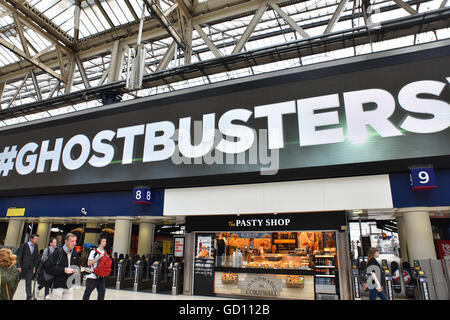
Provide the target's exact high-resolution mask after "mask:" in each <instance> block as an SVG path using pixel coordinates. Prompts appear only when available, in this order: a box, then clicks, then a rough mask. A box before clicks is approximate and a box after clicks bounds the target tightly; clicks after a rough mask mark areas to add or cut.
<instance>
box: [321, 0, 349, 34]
mask: <svg viewBox="0 0 450 320" xmlns="http://www.w3.org/2000/svg"><path fill="white" fill-rule="evenodd" d="M347 3H348V0H341V2H339V5H338V6H337V8H336V11H335V12H334V14H333V16H332V17H331V19H330V22H328V25H327V27H326V28H325V31H324V34H326V33H330V32H331V31H333V29H334V27H335V26H336V23H337V22H338V21H339V18H340V17H341V15H342V13H343V12H344V10H345V7H346V6H347Z"/></svg>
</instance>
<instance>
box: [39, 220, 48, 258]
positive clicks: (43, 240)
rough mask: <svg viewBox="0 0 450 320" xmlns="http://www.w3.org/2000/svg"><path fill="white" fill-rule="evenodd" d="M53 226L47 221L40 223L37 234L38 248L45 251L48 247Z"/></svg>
mask: <svg viewBox="0 0 450 320" xmlns="http://www.w3.org/2000/svg"><path fill="white" fill-rule="evenodd" d="M50 227H51V224H50V223H49V222H46V221H39V223H38V227H37V231H36V233H37V234H38V235H39V241H38V248H39V251H41V249H45V248H46V247H47V246H48V238H49V236H50Z"/></svg>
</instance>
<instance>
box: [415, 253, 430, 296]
mask: <svg viewBox="0 0 450 320" xmlns="http://www.w3.org/2000/svg"><path fill="white" fill-rule="evenodd" d="M413 274H414V278H415V280H416V283H417V286H416V294H415V297H416V300H431V299H430V291H429V289H428V279H427V276H426V274H425V272H424V271H423V270H422V268H421V267H420V263H419V260H414V271H413Z"/></svg>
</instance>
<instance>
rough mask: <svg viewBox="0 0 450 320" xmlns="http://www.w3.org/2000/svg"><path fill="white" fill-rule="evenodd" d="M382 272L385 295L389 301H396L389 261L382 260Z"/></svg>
mask: <svg viewBox="0 0 450 320" xmlns="http://www.w3.org/2000/svg"><path fill="white" fill-rule="evenodd" d="M381 269H382V270H381V272H383V273H384V280H385V286H384V287H385V293H386V297H387V299H388V300H394V284H393V279H392V273H391V270H389V267H388V263H387V260H385V259H383V260H381Z"/></svg>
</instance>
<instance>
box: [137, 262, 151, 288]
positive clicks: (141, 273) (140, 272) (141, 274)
mask: <svg viewBox="0 0 450 320" xmlns="http://www.w3.org/2000/svg"><path fill="white" fill-rule="evenodd" d="M134 268H135V272H134V284H133V291H142V290H146V289H150V288H151V284H152V280H151V278H146V270H145V268H146V265H145V260H138V261H136V263H135V264H134Z"/></svg>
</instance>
